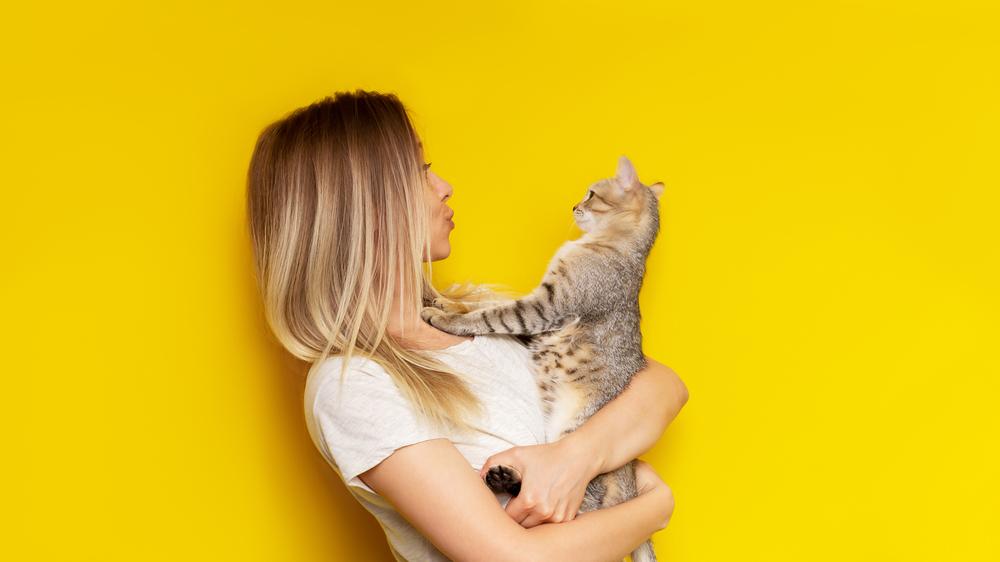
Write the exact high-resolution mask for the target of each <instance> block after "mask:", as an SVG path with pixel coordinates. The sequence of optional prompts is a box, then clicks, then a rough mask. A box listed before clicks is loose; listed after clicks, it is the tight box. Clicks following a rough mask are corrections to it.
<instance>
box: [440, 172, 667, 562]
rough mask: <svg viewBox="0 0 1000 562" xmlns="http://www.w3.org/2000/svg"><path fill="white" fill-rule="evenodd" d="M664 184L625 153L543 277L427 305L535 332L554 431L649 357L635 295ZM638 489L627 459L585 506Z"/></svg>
mask: <svg viewBox="0 0 1000 562" xmlns="http://www.w3.org/2000/svg"><path fill="white" fill-rule="evenodd" d="M662 191H663V184H662V183H655V184H653V185H650V186H647V185H644V184H642V183H641V182H640V181H639V179H638V177H637V176H636V172H635V168H634V167H633V166H632V163H631V162H630V161H629V160H628V158H626V157H625V156H622V157H621V158H620V159H619V161H618V169H617V174H616V176H615V177H614V178H610V179H604V180H600V181H598V182H596V183H594V184H592V185H591V186H590V187H589V188H588V190H587V195H586V196H585V197H584V199H583V200H582V201H581V202H580V203H578V204H577V205H575V206H574V207H573V215H574V219H575V220H576V223H577V225H578V226H579V227H580V228H581V230H583V231H585V233H584V234H583V236H581V237H580V238H578V239H576V240H571V241H568V242H566V243H565V244H563V246H562V247H560V248H559V250H558V251H557V252H556V254H555V256H554V257H553V258H552V260H551V262H550V263H549V266H548V270H547V271H546V273H545V276H544V277H543V278H542V283H541V285H539V286H538V287H537V288H536V289H535V290H534V291H532V292H531V293H530V294H529V295H527V296H525V297H523V298H520V299H517V300H506V301H485V302H467V301H466V302H457V301H449V300H446V299H439V300H438V301H436V302H435V303H434V304H435V306H434V307H427V308H424V310H423V311H422V313H421V315H422V317H423V318H424V319H425V320H427V321H428V322H430V323H431V324H432V325H433V326H434V327H436V328H439V329H441V330H444V331H446V332H450V333H452V334H458V335H473V334H487V333H503V334H515V335H521V336H531V337H530V339H528V347H529V349H530V350H531V352H532V357H533V359H534V363H535V366H536V372H537V381H538V385H539V389H540V391H541V396H542V400H543V401H544V403H543V407H544V411H545V416H546V424H547V435H548V439H549V440H550V441H554V440H556V439H558V438H560V437H562V436H564V435H565V434H567V433H570V432H572V431H573V430H574V429H576V428H578V427H579V426H580V425H581V424H582V423H583V422H584V421H585V420H586V419H587V418H589V417H590V416H591V415H593V414H594V413H595V412H596V411H597V410H598V409H600V408H601V407H602V406H604V405H605V404H607V403H608V402H609V401H610V400H611V399H613V398H614V397H615V396H617V395H618V394H619V393H620V392H621V391H622V390H624V389H625V387H626V386H627V385H628V383H629V380H630V379H631V378H632V376H633V375H634V374H635V373H636V372H637V371H639V370H640V369H642V368H643V367H645V365H646V360H645V356H644V355H643V352H642V334H641V333H640V331H639V318H640V316H639V300H638V299H639V289H640V287H641V286H642V281H643V276H644V274H645V270H646V258H647V256H648V255H649V251H650V248H651V247H652V245H653V241H654V240H655V239H656V235H657V233H658V231H659V197H660V194H661V193H662ZM486 481H487V484H488V485H489V486H490V487H491V488H492V489H493V490H494V491H496V492H501V491H506V492H510V493H512V494H514V495H516V494H517V493H518V491H520V479H519V476H518V475H517V474H516V473H515V472H514V471H513V470H511V469H509V468H508V467H502V466H498V467H494V468H492V469H491V470H490V471H489V474H488V475H487V478H486ZM636 493H637V491H636V483H635V467H634V463H629V464H627V465H625V466H623V467H621V468H619V469H617V470H614V471H611V472H608V473H605V474H602V475H599V476H598V477H596V478H595V479H594V480H592V481H591V482H590V484H589V485H588V487H587V491H586V494H585V496H584V499H583V504H582V506H581V507H580V512H581V513H582V512H586V511H591V510H594V509H599V508H602V507H609V506H612V505H615V504H618V503H621V502H623V501H625V500H628V499H631V498H633V497H635V496H636ZM632 557H633V560H634V561H636V562H645V561H648V560H655V559H656V557H655V554H654V553H653V548H652V543H651V542H650V541H646V543H644V544H643V545H641V546H640V547H639V548H638V549H636V551H635V552H633V553H632Z"/></svg>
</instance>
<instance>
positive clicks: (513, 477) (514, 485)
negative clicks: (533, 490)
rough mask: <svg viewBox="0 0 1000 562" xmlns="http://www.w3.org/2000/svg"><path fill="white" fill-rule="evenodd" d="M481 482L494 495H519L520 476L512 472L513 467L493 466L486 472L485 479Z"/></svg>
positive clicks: (514, 471)
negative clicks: (483, 482) (504, 493)
mask: <svg viewBox="0 0 1000 562" xmlns="http://www.w3.org/2000/svg"><path fill="white" fill-rule="evenodd" d="M483 480H484V481H485V482H486V485H487V486H488V487H489V488H490V490H493V492H494V493H497V494H500V493H503V492H506V493H508V494H510V495H512V496H516V495H518V494H519V493H521V475H520V474H518V472H517V471H516V470H514V467H511V466H505V465H497V466H494V467H493V468H491V469H489V470H488V471H487V472H486V477H485V478H483Z"/></svg>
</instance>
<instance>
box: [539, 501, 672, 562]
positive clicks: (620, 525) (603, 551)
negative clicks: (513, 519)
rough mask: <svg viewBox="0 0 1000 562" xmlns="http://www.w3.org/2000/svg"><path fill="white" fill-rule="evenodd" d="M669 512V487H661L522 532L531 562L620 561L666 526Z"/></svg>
mask: <svg viewBox="0 0 1000 562" xmlns="http://www.w3.org/2000/svg"><path fill="white" fill-rule="evenodd" d="M672 513H673V496H672V494H671V492H670V488H668V487H666V486H661V487H657V488H655V489H653V490H650V491H648V492H646V493H643V494H640V495H639V496H638V497H636V498H634V499H632V500H629V501H627V502H624V503H621V504H618V505H616V506H613V507H609V508H606V509H599V510H597V511H590V512H587V513H584V514H581V515H579V516H578V517H576V518H575V519H573V520H572V521H566V522H564V523H550V524H545V525H539V526H537V527H532V528H530V529H526V532H527V533H528V536H529V537H530V539H529V540H530V543H531V544H530V551H531V553H532V554H533V556H532V560H574V561H579V562H587V561H591V560H592V561H594V562H609V561H611V560H621V559H623V558H624V557H625V556H626V555H627V554H628V553H630V552H632V551H633V550H634V549H635V548H636V547H637V546H639V545H640V544H642V543H643V542H644V541H645V540H646V539H648V538H649V537H650V535H652V534H653V533H655V532H656V531H659V530H661V529H663V528H664V527H666V526H667V523H668V521H669V520H670V515H671V514H672Z"/></svg>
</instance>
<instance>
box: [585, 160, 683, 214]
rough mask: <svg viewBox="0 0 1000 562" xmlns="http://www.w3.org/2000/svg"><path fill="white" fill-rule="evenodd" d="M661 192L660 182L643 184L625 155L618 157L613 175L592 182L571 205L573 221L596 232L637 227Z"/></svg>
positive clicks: (653, 206)
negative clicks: (612, 228)
mask: <svg viewBox="0 0 1000 562" xmlns="http://www.w3.org/2000/svg"><path fill="white" fill-rule="evenodd" d="M662 193H663V183H662V182H656V183H654V184H652V185H645V184H643V183H642V182H640V181H639V176H638V175H637V174H636V173H635V167H634V166H633V165H632V162H631V161H630V160H629V159H628V158H626V157H625V156H621V157H619V158H618V171H617V172H616V173H615V177H613V178H608V179H603V180H600V181H597V182H594V183H593V184H591V185H590V187H588V188H587V193H586V194H585V195H584V196H583V200H581V201H580V202H579V203H577V204H576V205H573V220H575V221H576V225H577V226H579V227H580V230H582V231H584V232H596V231H601V230H605V229H607V228H609V227H622V228H626V229H628V228H630V227H633V226H637V225H638V224H639V223H640V221H641V219H642V217H643V215H644V214H645V213H648V212H651V211H650V209H655V208H656V205H655V204H654V205H651V204H650V203H651V202H655V200H658V199H659V198H660V195H661V194H662Z"/></svg>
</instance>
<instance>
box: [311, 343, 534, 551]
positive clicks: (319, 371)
mask: <svg viewBox="0 0 1000 562" xmlns="http://www.w3.org/2000/svg"><path fill="white" fill-rule="evenodd" d="M432 353H433V354H434V355H435V357H437V358H438V359H440V360H441V361H443V362H445V363H447V364H448V365H450V366H452V367H453V368H454V369H455V370H456V371H457V372H459V373H463V374H465V375H467V376H468V378H469V386H470V390H471V391H472V392H473V393H474V394H475V395H476V397H477V398H478V399H479V400H480V402H481V403H482V406H483V416H484V417H483V418H482V419H481V420H480V421H478V422H477V425H478V426H480V427H481V428H484V431H483V432H477V433H475V434H470V435H461V436H460V435H448V434H445V433H441V432H439V431H436V430H434V429H433V428H431V427H429V426H428V424H426V423H424V422H422V420H421V419H420V418H419V416H418V414H417V412H416V411H415V410H414V409H413V408H412V406H411V405H410V402H409V401H408V400H407V399H406V397H405V396H403V395H402V393H400V391H399V389H398V388H397V387H396V385H395V383H393V381H392V379H391V378H390V377H389V374H388V373H386V372H385V370H384V369H383V368H382V367H381V366H380V365H379V364H378V363H376V362H374V361H372V360H370V359H367V358H365V357H352V358H351V364H350V366H349V368H348V369H347V373H346V374H345V376H344V380H343V386H342V387H341V385H340V366H341V363H342V361H343V359H342V358H341V357H330V358H328V359H327V360H326V361H324V362H323V363H322V364H320V365H319V366H318V367H317V368H316V369H313V370H312V372H311V373H310V375H309V377H308V379H307V381H306V390H305V413H306V425H307V427H308V428H309V434H310V436H311V437H312V440H313V443H315V445H316V447H317V448H318V449H319V451H320V452H321V453H322V454H323V456H324V457H325V458H326V460H327V462H328V463H329V464H330V466H332V467H333V469H334V470H335V471H336V472H337V473H338V474H339V475H340V477H341V479H342V480H343V481H344V482H345V484H346V485H347V489H348V490H349V491H350V492H351V494H352V495H353V496H354V497H355V498H356V499H357V500H358V501H359V502H360V503H361V504H362V505H363V506H364V507H365V509H367V510H368V511H369V512H371V514H372V515H374V516H375V518H376V519H377V520H378V522H379V524H380V525H381V526H382V530H383V531H385V536H386V539H387V541H388V543H389V547H390V550H391V551H392V554H393V556H395V558H396V559H397V560H401V561H405V562H417V561H419V562H423V561H442V560H448V559H447V558H446V557H445V556H444V555H443V554H442V553H441V552H440V551H439V550H437V548H435V547H434V545H433V544H431V542H430V541H428V540H427V539H426V538H424V536H423V535H421V534H420V533H419V532H418V531H417V530H416V529H414V528H413V526H412V525H410V523H409V522H408V521H406V519H404V518H403V516H402V515H400V514H399V513H398V512H397V511H396V510H395V509H394V508H393V506H392V505H391V504H390V503H389V502H388V501H386V500H385V499H384V498H382V497H381V496H379V495H378V494H376V493H375V492H374V491H373V490H372V489H371V488H369V487H368V486H366V485H365V483H364V482H362V481H361V479H360V478H358V475H359V474H361V473H362V472H365V471H366V470H368V469H369V468H372V467H373V466H375V465H377V464H378V463H380V462H382V460H383V459H385V458H386V457H388V456H389V455H391V454H392V453H393V451H395V450H396V449H398V448H400V447H403V446H406V445H410V444H413V443H418V442H420V441H426V440H428V439H436V438H439V437H445V438H448V439H450V440H451V441H452V442H453V443H454V445H455V447H456V448H457V449H458V450H459V452H460V453H461V454H462V455H463V456H464V457H465V458H466V459H468V461H469V464H470V465H471V467H472V468H473V469H475V470H479V469H480V468H482V466H483V463H484V462H485V461H486V459H487V458H488V457H489V456H490V455H493V454H495V453H498V452H500V451H503V450H505V449H508V448H510V447H514V446H519V445H537V444H540V443H545V442H546V435H545V421H544V414H543V413H542V407H541V399H540V395H539V392H538V387H537V386H536V384H535V379H534V374H533V372H532V366H531V365H532V361H531V354H530V352H529V351H528V349H527V348H526V347H525V346H524V345H523V344H521V343H520V342H519V341H518V340H517V339H516V338H514V337H513V336H508V335H503V334H490V335H482V336H476V337H474V338H473V339H471V340H466V341H463V342H461V343H459V344H457V345H453V346H451V347H448V348H445V349H442V350H435V351H433V352H432ZM484 486H485V484H484ZM442 493H447V490H442ZM509 499H510V496H509V495H507V494H497V501H498V502H499V503H500V504H501V505H503V506H505V505H506V503H507V501H508V500H509Z"/></svg>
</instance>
